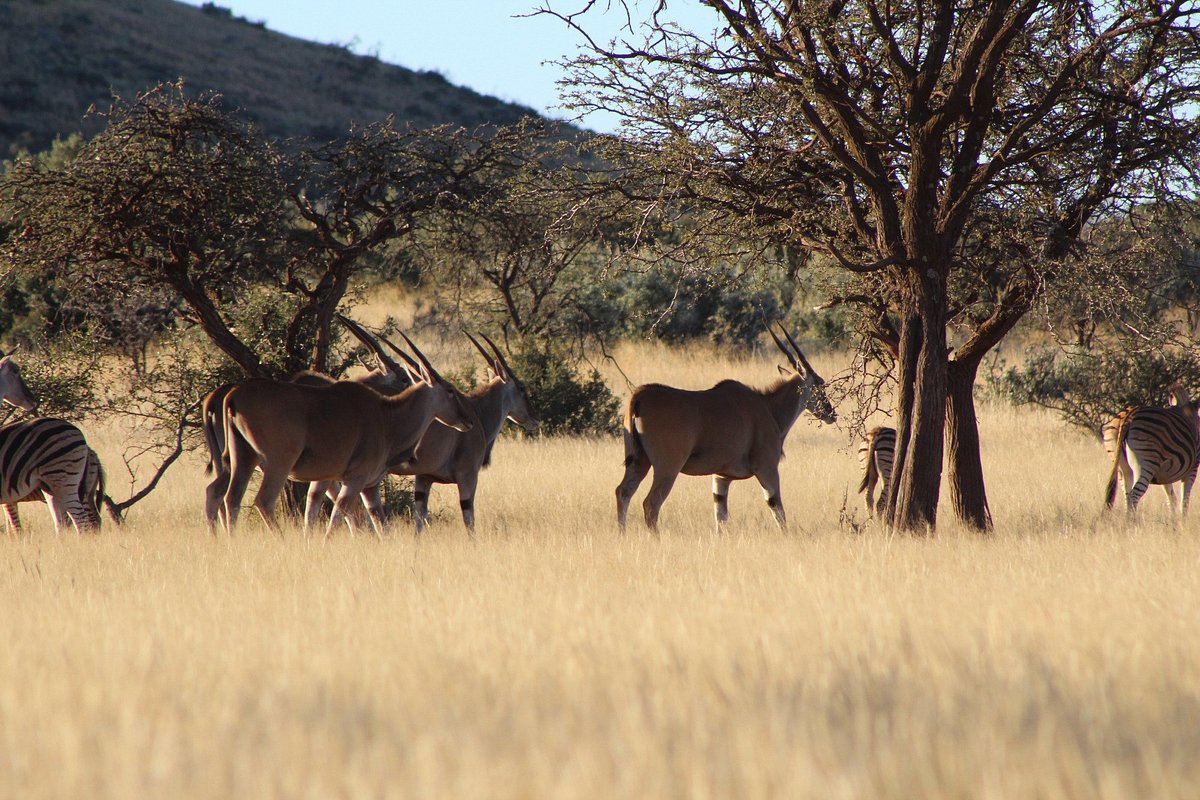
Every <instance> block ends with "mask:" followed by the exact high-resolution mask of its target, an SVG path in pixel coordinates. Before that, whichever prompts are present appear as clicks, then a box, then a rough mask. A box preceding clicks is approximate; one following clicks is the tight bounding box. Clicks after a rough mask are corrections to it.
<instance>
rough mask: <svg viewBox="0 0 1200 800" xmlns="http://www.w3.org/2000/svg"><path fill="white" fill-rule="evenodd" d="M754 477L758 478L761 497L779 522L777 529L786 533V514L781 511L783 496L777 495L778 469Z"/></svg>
mask: <svg viewBox="0 0 1200 800" xmlns="http://www.w3.org/2000/svg"><path fill="white" fill-rule="evenodd" d="M754 477H756V478H758V483H759V485H760V486H762V490H763V497H765V498H766V500H767V507H768V508H770V509H771V512H772V513H774V514H775V522H776V523H778V524H779V530H781V531H782V532H784V533H787V529H788V527H787V514H785V513H784V511H783V498H782V497H780V495H779V470H778V469H775V470H771V471H770V472H767V473H761V474H758V475H755V476H754Z"/></svg>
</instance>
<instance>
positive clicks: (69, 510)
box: [0, 417, 102, 533]
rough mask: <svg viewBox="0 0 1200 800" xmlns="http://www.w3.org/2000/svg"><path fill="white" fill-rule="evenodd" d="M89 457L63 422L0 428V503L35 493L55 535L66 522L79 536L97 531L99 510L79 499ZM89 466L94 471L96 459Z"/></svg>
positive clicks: (83, 491)
mask: <svg viewBox="0 0 1200 800" xmlns="http://www.w3.org/2000/svg"><path fill="white" fill-rule="evenodd" d="M91 453H92V451H91V448H89V447H88V444H87V440H86V439H85V438H84V436H83V432H82V431H80V430H79V428H77V427H75V426H74V425H72V424H71V423H70V422H67V421H66V420H64V419H58V418H56V417H35V418H33V419H30V420H25V421H22V422H14V423H11V424H9V425H5V426H4V427H0V503H2V504H5V505H12V504H15V503H19V502H21V501H22V500H25V499H26V498H28V497H29V496H30V495H31V494H33V493H34V492H39V491H40V492H41V493H42V494H43V495H44V496H45V498H46V502H47V504H49V506H50V511H51V514H52V515H53V517H54V529H55V530H59V528H60V524H65V520H66V518H68V517H69V518H70V520H71V522H72V524H73V525H74V526H75V530H76V531H77V532H79V533H83V532H85V531H98V530H99V529H100V512H99V508H98V505H97V504H96V503H95V502H92V499H88V500H85V499H84V498H85V494H86V493H87V492H89V491H90V490H88V489H87V481H88V472H89V462H91V461H92V458H91V455H89V454H91ZM94 464H95V466H96V469H97V471H98V472H99V465H100V461H99V459H95V460H94ZM97 483H98V484H99V483H102V481H101V480H100V479H99V477H97ZM11 517H12V515H11V513H10V519H11Z"/></svg>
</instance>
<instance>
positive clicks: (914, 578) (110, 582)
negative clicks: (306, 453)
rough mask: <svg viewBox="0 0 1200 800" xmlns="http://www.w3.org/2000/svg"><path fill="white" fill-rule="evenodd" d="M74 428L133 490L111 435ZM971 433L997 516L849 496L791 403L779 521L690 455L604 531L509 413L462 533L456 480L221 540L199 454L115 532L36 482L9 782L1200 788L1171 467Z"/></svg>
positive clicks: (195, 790)
mask: <svg viewBox="0 0 1200 800" xmlns="http://www.w3.org/2000/svg"><path fill="white" fill-rule="evenodd" d="M621 357H622V363H623V365H624V366H625V368H626V371H627V372H629V373H630V376H631V378H633V379H634V380H636V381H644V380H651V379H655V380H664V381H669V382H674V383H676V384H681V385H691V386H704V385H707V384H709V383H711V382H712V381H713V380H715V379H717V378H720V377H725V376H727V375H737V376H741V377H744V378H747V379H750V380H754V381H758V382H764V381H766V380H768V379H769V376H770V375H771V374H772V373H773V369H774V368H773V365H772V364H770V363H768V362H753V361H750V362H743V361H727V360H724V359H720V358H716V357H714V356H713V355H712V354H711V353H707V352H705V351H693V352H691V353H679V352H675V351H669V350H664V349H657V348H654V349H651V348H640V349H631V350H626V351H624V352H623V353H622V354H621ZM835 361H836V359H828V360H824V361H823V362H819V363H818V368H822V367H824V368H826V369H827V370H828V371H832V367H833V366H834V365H835ZM614 385H617V384H616V383H614ZM90 433H92V434H93V435H92V438H93V439H94V444H95V445H96V446H97V449H98V450H99V451H100V453H101V456H102V457H104V458H105V460H106V462H108V463H109V464H110V467H111V469H112V472H113V473H114V475H113V483H114V484H115V485H114V492H113V493H114V494H123V493H122V492H121V487H120V474H119V472H120V470H119V469H117V468H116V466H115V465H119V463H120V460H119V455H120V451H121V447H122V446H123V441H122V436H121V435H120V433H119V432H117V431H115V430H108V431H105V430H101V431H90ZM982 433H983V438H984V443H985V460H986V464H985V467H986V470H987V474H988V476H989V480H990V489H991V500H992V506H993V511H994V514H995V517H996V522H997V530H996V533H995V534H994V535H992V536H990V537H980V536H977V535H973V534H971V533H968V532H965V531H962V530H959V529H958V528H956V527H955V525H954V524H953V523H952V522H950V521H946V523H945V524H944V525H943V526H942V528H941V530H940V531H939V534H938V535H937V536H935V537H931V538H911V537H893V536H889V535H888V534H887V533H885V532H883V531H881V530H879V529H877V528H867V529H865V530H862V531H859V532H855V529H854V527H852V526H849V525H845V524H841V523H840V522H839V520H840V519H841V518H842V516H843V515H842V507H843V498H844V497H846V496H847V494H848V495H849V502H850V504H851V508H850V509H849V511H853V510H854V509H855V508H856V506H855V503H856V499H857V498H856V497H855V496H854V494H853V491H854V488H855V486H856V485H857V479H856V474H855V472H856V465H855V463H854V456H853V454H852V450H851V448H850V446H849V442H848V440H847V436H846V434H845V433H843V432H840V431H838V430H836V429H832V428H823V427H818V426H817V425H816V424H810V423H808V422H805V421H803V420H802V421H801V422H800V423H799V424H798V426H797V428H796V429H795V430H794V431H793V433H792V435H791V437H790V438H789V441H788V447H787V452H788V457H787V459H786V461H785V462H784V501H785V503H786V505H787V508H788V511H789V515H790V518H791V520H792V521H793V532H792V534H791V535H789V536H783V535H781V534H780V533H778V532H777V530H776V529H775V528H774V525H773V523H772V522H771V517H770V514H769V511H768V510H767V509H766V507H765V505H764V504H763V503H762V500H761V496H760V494H759V491H758V489H757V487H754V486H752V485H750V484H748V483H741V484H735V486H734V490H733V494H732V499H731V510H732V513H733V523H732V525H731V527H730V530H729V531H728V532H727V533H726V534H725V535H723V536H721V537H716V536H714V535H713V533H712V530H711V527H712V522H711V500H710V497H709V492H710V489H709V484H708V481H707V480H706V479H703V478H692V479H681V480H680V482H679V483H678V484H677V485H676V489H675V491H674V493H673V494H672V496H671V498H670V499H669V500H668V502H667V505H666V507H665V509H664V516H663V526H664V531H663V535H662V536H661V538H654V537H652V536H650V535H649V534H647V532H646V531H645V529H644V528H643V527H642V526H641V525H640V523H637V524H633V525H631V528H630V532H629V533H628V534H627V535H625V536H623V537H622V536H621V535H619V534H618V533H617V531H616V529H615V526H614V524H613V501H612V490H613V487H614V486H615V485H616V483H617V481H618V480H619V478H620V474H621V452H620V451H621V448H620V445H619V444H618V443H617V442H616V441H613V440H599V441H592V440H583V441H576V440H520V439H516V438H511V439H505V440H502V441H501V442H500V444H499V445H498V447H497V450H496V453H495V458H494V465H493V467H492V468H491V469H490V470H489V471H488V472H487V473H485V475H484V477H483V479H482V481H481V488H480V492H479V495H478V502H477V508H478V516H479V531H478V533H477V534H476V536H475V537H474V539H469V538H468V537H467V536H466V535H465V534H464V532H463V530H462V528H461V526H460V525H459V523H458V521H457V503H456V499H455V498H454V495H453V492H452V491H447V490H446V489H445V488H439V489H436V490H435V493H434V504H433V507H434V510H435V513H436V514H437V523H436V524H435V525H434V527H433V528H432V529H431V530H430V532H429V533H428V534H427V535H425V536H423V537H422V538H421V539H420V540H417V539H415V538H414V537H413V535H412V534H411V532H410V531H409V530H408V529H407V528H402V529H399V530H396V531H394V532H392V533H391V535H389V536H388V537H387V538H386V539H384V540H383V541H378V540H376V539H374V538H370V537H363V536H360V537H358V538H352V537H349V536H347V535H338V536H336V537H334V538H333V539H331V540H330V541H329V542H328V543H326V542H323V541H322V540H321V539H320V538H319V537H314V538H311V539H306V538H304V537H303V536H302V535H301V534H300V533H299V532H298V531H290V532H288V533H287V535H286V536H285V537H284V538H282V539H280V538H276V537H274V536H272V535H270V534H268V533H267V532H265V530H264V529H262V528H261V526H259V525H257V524H256V523H255V521H254V520H253V519H252V518H251V516H250V515H247V524H246V525H245V526H244V527H243V529H242V530H241V531H240V532H239V534H238V535H237V537H236V538H234V539H228V538H226V537H224V536H222V537H219V538H216V539H213V538H210V537H209V536H208V534H207V533H206V532H205V530H204V527H203V525H202V524H201V508H202V486H203V478H202V475H201V467H200V464H199V460H198V459H192V460H191V461H190V462H189V463H187V464H184V465H183V466H181V467H180V468H178V469H176V470H175V471H174V472H173V473H172V474H171V475H170V476H169V480H168V485H166V486H165V487H164V488H163V489H161V490H160V491H159V492H158V493H157V494H156V495H155V497H154V498H152V499H151V500H149V501H147V502H146V503H144V504H143V505H142V506H139V507H137V508H136V509H135V510H134V512H133V514H132V515H131V519H130V520H129V523H128V524H127V525H126V526H125V527H123V528H120V529H112V528H111V527H110V528H106V530H105V532H104V533H103V535H101V536H99V537H95V538H84V539H81V538H78V537H76V536H74V535H73V534H72V535H64V536H59V537H56V536H55V535H54V534H53V532H52V531H51V530H50V529H49V526H48V519H47V516H48V515H47V514H46V513H45V510H44V509H40V508H36V507H25V508H24V517H25V518H26V519H27V520H28V527H29V528H30V531H29V532H28V533H27V534H25V535H24V536H22V537H20V538H16V537H9V538H5V539H0V642H2V643H3V645H2V646H0V797H14V798H16V797H20V798H43V797H45V798H49V797H88V798H118V797H119V798H131V797H170V798H269V797H312V798H318V797H319V798H326V797H356V798H357V797H466V798H525V797H556V798H559V797H561V798H597V797H618V798H642V797H700V798H705V797H712V798H716V797H788V798H821V800H829V799H830V798H965V797H978V798H1018V797H1020V798H1084V797H1087V798H1094V797H1100V798H1132V797H1136V798H1147V797H1155V798H1195V797H1198V796H1200V640H1198V638H1197V635H1196V634H1197V627H1198V625H1197V623H1198V621H1200V580H1198V578H1197V566H1198V561H1200V530H1197V524H1198V523H1196V522H1195V521H1192V522H1189V523H1187V524H1186V525H1185V526H1183V527H1182V528H1175V527H1173V526H1171V525H1170V524H1169V521H1168V518H1167V515H1166V512H1165V503H1163V502H1162V496H1161V493H1156V494H1154V495H1151V496H1150V497H1149V498H1148V499H1147V502H1146V503H1145V504H1144V514H1143V516H1142V519H1141V520H1140V521H1139V522H1138V523H1137V524H1132V525H1131V524H1126V522H1125V521H1124V519H1123V518H1122V516H1120V515H1110V516H1105V515H1102V514H1101V513H1100V495H1101V491H1102V488H1103V483H1104V481H1105V479H1106V477H1107V476H1106V466H1105V464H1104V463H1103V461H1104V456H1103V448H1102V447H1101V446H1100V444H1099V443H1097V442H1094V441H1091V440H1088V439H1086V438H1085V437H1084V436H1082V435H1080V434H1077V433H1075V432H1073V431H1071V430H1068V429H1066V428H1065V427H1063V426H1062V425H1061V423H1059V422H1058V421H1056V420H1055V419H1054V418H1052V417H1050V416H1047V415H1045V414H1041V413H1035V412H1029V411H1023V410H1013V409H1011V408H1007V407H1003V406H988V405H985V406H984V408H983V409H982ZM643 490H644V487H643ZM640 498H641V494H640V493H639V495H638V497H637V498H636V499H635V506H634V511H635V512H636V511H637V503H640ZM147 504H148V506H149V507H143V506H146V505H147ZM857 515H858V520H859V521H860V522H861V521H862V513H861V511H858V512H857Z"/></svg>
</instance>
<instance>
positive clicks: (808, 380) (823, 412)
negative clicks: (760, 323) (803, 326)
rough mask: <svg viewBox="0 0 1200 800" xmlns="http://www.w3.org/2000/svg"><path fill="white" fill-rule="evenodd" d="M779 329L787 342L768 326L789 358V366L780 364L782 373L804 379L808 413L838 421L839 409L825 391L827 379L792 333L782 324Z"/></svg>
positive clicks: (819, 417) (823, 419)
mask: <svg viewBox="0 0 1200 800" xmlns="http://www.w3.org/2000/svg"><path fill="white" fill-rule="evenodd" d="M779 330H780V331H781V332H782V333H783V335H784V337H785V338H786V339H787V344H785V343H784V341H783V340H782V339H780V338H779V337H778V336H777V335H776V334H775V331H773V330H771V328H770V327H768V328H767V333H769V334H771V338H772V339H774V340H775V344H776V345H777V346H778V347H779V350H780V352H782V353H783V354H784V355H785V356H786V357H787V359H788V364H789V366H788V367H784V366H782V365H780V367H779V371H780V373H782V374H783V375H784V376H789V375H794V376H799V377H801V378H803V379H804V386H805V387H806V389H805V390H807V391H808V399H807V401H806V402H805V405H804V407H805V409H807V410H808V413H810V414H812V415H813V416H814V417H816V418H817V419H819V420H821V422H826V423H832V422H836V421H837V411H835V410H834V408H833V403H831V402H829V396H828V395H827V394H826V393H825V379H824V378H822V377H821V376H820V375H818V374H817V371H816V370H815V369H813V368H812V364H809V363H808V359H807V358H805V357H804V353H803V352H801V350H800V345H798V344H796V340H795V339H793V338H792V335H791V334H790V333H788V332H787V330H786V329H785V328H784V327H783V326H782V325H780V326H779ZM789 345H790V347H789Z"/></svg>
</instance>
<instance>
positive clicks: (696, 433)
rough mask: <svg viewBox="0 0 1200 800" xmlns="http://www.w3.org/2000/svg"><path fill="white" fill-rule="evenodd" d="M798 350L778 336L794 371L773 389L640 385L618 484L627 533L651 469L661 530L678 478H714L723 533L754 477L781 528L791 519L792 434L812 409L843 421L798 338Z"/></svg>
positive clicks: (650, 501) (651, 503)
mask: <svg viewBox="0 0 1200 800" xmlns="http://www.w3.org/2000/svg"><path fill="white" fill-rule="evenodd" d="M784 335H785V337H786V338H787V341H788V343H789V344H790V345H791V348H792V349H791V350H789V349H788V346H787V345H785V344H784V342H783V341H781V340H780V339H779V337H777V336H776V335H775V333H774V332H773V331H772V332H771V336H772V338H773V339H774V340H775V343H776V344H777V345H778V346H779V349H780V350H781V351H782V352H783V353H784V355H786V356H787V357H788V361H789V362H790V365H791V366H790V368H784V367H780V372H781V373H783V375H784V377H783V379H782V380H780V381H779V382H778V383H776V384H775V385H774V386H772V387H770V388H769V389H765V390H759V389H752V388H750V387H749V386H746V385H745V384H742V383H739V382H738V381H733V380H727V381H721V382H720V383H718V384H717V385H716V386H714V387H712V388H711V389H706V390H704V391H689V390H685V389H676V388H673V387H670V386H663V385H660V384H648V385H645V386H641V387H638V389H636V390H635V391H634V393H633V396H632V397H631V398H630V399H629V405H628V406H627V408H626V412H625V421H624V439H625V476H624V478H623V479H622V480H621V483H620V484H619V485H618V486H617V491H616V495H617V523H618V524H619V525H620V526H621V529H622V530H624V528H625V520H626V514H627V512H628V509H629V501H630V499H631V498H632V497H633V494H634V492H635V491H636V490H637V487H638V485H639V484H640V483H641V482H642V480H643V479H644V478H645V477H646V475H647V473H648V472H649V471H650V469H651V467H653V469H654V478H653V481H652V483H651V486H650V491H649V492H648V494H647V495H646V499H645V501H644V502H643V504H642V508H643V511H644V513H645V516H646V524H647V525H648V526H649V527H650V528H651V529H652V530H657V526H658V515H659V510H660V509H661V508H662V504H663V502H664V501H665V500H666V499H667V495H668V494H670V492H671V487H672V486H674V484H675V479H676V478H677V477H678V476H679V475H680V474H681V473H682V474H684V475H712V476H713V502H714V504H715V514H716V524H717V530H718V531H719V530H720V529H721V525H722V524H723V523H724V522H725V521H726V520H727V519H728V516H729V507H728V499H729V484H730V482H731V481H735V480H744V479H746V478H751V477H753V478H755V479H757V480H758V482H759V484H760V485H761V486H762V489H763V493H764V495H765V496H766V499H767V505H768V506H769V507H770V509H771V510H772V511H773V512H774V514H775V520H776V522H778V523H779V526H780V528H782V529H784V530H786V528H787V517H786V515H785V513H784V509H783V501H782V499H781V497H780V492H779V460H780V458H782V456H783V441H784V439H785V438H786V437H787V434H788V431H790V430H791V428H792V425H793V424H794V423H795V422H796V419H797V418H798V417H799V416H800V413H801V412H802V411H804V410H805V409H807V410H808V411H809V412H810V413H812V414H814V415H815V416H817V417H818V418H819V419H820V420H822V421H823V422H833V421H834V420H836V419H837V414H836V413H835V412H834V410H833V407H832V405H830V403H829V399H828V397H827V396H826V394H825V388H824V385H825V382H824V381H823V380H822V379H821V377H820V376H819V375H817V373H816V372H815V371H814V370H813V368H812V366H811V365H809V363H808V361H807V360H806V359H805V358H804V354H803V353H802V352H800V348H799V347H798V346H797V345H796V342H795V340H794V339H792V337H791V335H790V334H788V333H787V332H786V331H784Z"/></svg>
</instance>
